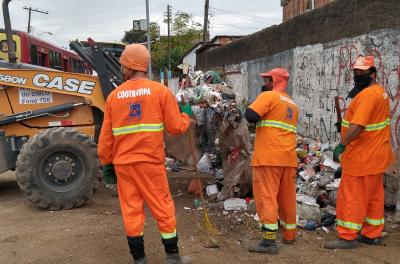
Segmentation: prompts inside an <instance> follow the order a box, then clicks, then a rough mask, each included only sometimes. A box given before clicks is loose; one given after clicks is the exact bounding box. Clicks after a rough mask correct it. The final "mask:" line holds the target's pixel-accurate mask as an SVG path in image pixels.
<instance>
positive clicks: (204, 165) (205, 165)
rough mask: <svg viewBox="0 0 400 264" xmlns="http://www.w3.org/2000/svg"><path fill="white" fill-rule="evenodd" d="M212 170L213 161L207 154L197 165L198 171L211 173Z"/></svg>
mask: <svg viewBox="0 0 400 264" xmlns="http://www.w3.org/2000/svg"><path fill="white" fill-rule="evenodd" d="M210 169H211V161H210V159H209V158H208V155H207V154H204V155H203V157H202V158H201V159H200V160H199V162H198V163H197V170H198V171H199V172H202V173H207V172H210Z"/></svg>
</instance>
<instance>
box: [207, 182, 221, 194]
mask: <svg viewBox="0 0 400 264" xmlns="http://www.w3.org/2000/svg"><path fill="white" fill-rule="evenodd" d="M206 191H207V195H208V196H209V197H212V196H216V195H217V194H218V188H217V185H216V184H213V185H209V186H207V187H206Z"/></svg>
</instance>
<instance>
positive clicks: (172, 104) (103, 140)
mask: <svg viewBox="0 0 400 264" xmlns="http://www.w3.org/2000/svg"><path fill="white" fill-rule="evenodd" d="M189 124H190V119H189V116H188V115H187V114H184V113H180V112H179V108H178V104H177V103H176V101H175V98H174V96H173V95H172V93H171V92H170V91H169V90H168V88H167V87H165V86H164V85H161V84H160V83H157V82H154V81H151V80H149V79H146V78H141V79H134V80H129V81H126V82H124V83H123V84H122V85H120V86H119V87H117V88H116V89H115V90H114V91H113V92H112V93H111V94H110V95H109V96H108V98H107V101H106V105H105V111H104V121H103V126H102V129H101V132H100V138H99V144H98V154H99V158H100V161H101V163H102V164H104V165H105V164H111V163H112V164H114V165H125V164H133V163H137V162H149V163H164V162H165V151H164V131H165V130H166V131H167V132H168V133H170V134H174V135H177V134H183V133H185V131H186V130H187V129H188V127H189Z"/></svg>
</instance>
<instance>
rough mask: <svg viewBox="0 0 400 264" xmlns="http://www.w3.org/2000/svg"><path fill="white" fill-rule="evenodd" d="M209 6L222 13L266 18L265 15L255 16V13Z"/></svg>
mask: <svg viewBox="0 0 400 264" xmlns="http://www.w3.org/2000/svg"><path fill="white" fill-rule="evenodd" d="M210 8H211V9H214V10H217V11H220V12H224V13H228V14H235V15H237V16H242V17H247V18H255V17H256V18H259V19H266V17H261V16H257V15H254V14H246V13H239V12H234V11H229V10H224V9H221V8H216V7H211V6H210Z"/></svg>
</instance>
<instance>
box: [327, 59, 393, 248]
mask: <svg viewBox="0 0 400 264" xmlns="http://www.w3.org/2000/svg"><path fill="white" fill-rule="evenodd" d="M353 70H354V84H355V86H354V89H353V90H352V91H350V94H349V97H350V98H354V99H353V100H352V101H351V103H350V105H349V107H348V109H347V111H346V114H345V117H344V119H343V121H342V126H341V142H340V144H339V145H338V146H337V147H336V148H335V150H334V159H335V160H336V161H339V157H340V162H341V165H342V179H341V182H340V185H339V190H338V194H337V208H336V214H337V215H336V222H337V223H336V224H337V231H338V234H339V239H337V240H334V241H328V242H326V243H325V248H328V249H337V248H340V249H352V248H355V247H357V245H358V242H363V243H367V244H379V243H380V242H381V235H382V230H383V225H384V190H383V174H384V172H385V171H386V170H387V168H388V166H389V165H390V163H392V162H393V160H394V155H393V152H392V146H391V143H390V102H389V96H388V94H387V93H386V91H385V89H384V88H383V87H382V86H380V85H379V84H378V83H377V82H376V68H375V64H374V57H372V56H367V57H363V56H360V57H359V58H358V59H357V60H356V62H355V64H354V66H353Z"/></svg>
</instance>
